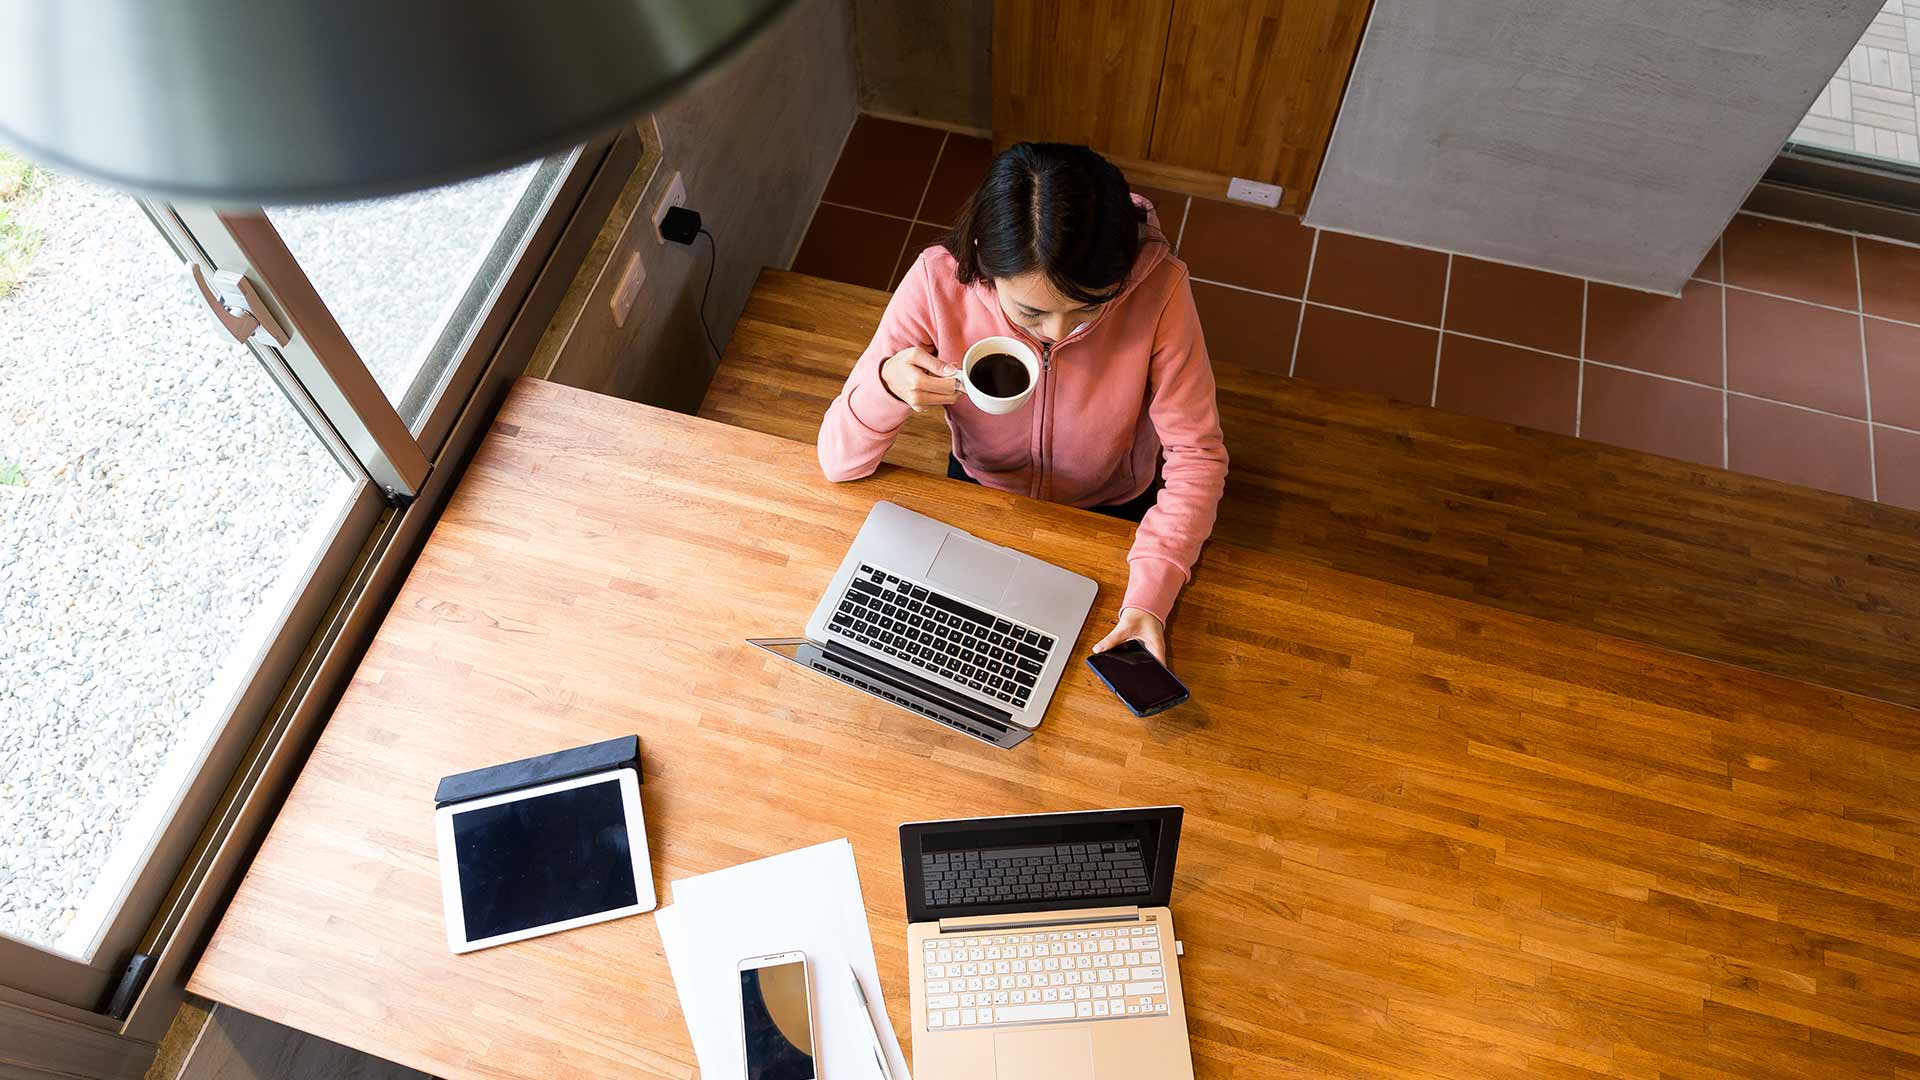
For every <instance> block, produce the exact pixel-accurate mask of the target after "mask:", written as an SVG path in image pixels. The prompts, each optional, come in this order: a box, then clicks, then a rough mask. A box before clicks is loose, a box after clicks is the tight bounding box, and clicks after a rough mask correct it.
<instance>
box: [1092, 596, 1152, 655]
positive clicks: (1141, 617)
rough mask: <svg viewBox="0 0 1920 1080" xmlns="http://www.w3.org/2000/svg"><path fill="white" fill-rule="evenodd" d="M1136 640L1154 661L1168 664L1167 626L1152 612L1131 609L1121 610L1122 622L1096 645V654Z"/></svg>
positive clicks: (1135, 608)
mask: <svg viewBox="0 0 1920 1080" xmlns="http://www.w3.org/2000/svg"><path fill="white" fill-rule="evenodd" d="M1135 638H1139V639H1140V644H1142V645H1145V646H1146V647H1147V651H1148V652H1150V653H1152V654H1153V657H1154V659H1156V660H1158V661H1160V662H1161V663H1162V664H1165V663H1166V662H1167V626H1166V624H1165V623H1163V622H1161V621H1160V619H1159V618H1158V617H1157V616H1155V615H1154V614H1153V612H1151V611H1147V610H1145V609H1143V608H1137V607H1130V608H1121V609H1120V620H1119V621H1118V622H1116V623H1115V624H1114V627H1113V629H1112V630H1111V631H1109V632H1108V634H1107V636H1106V637H1103V638H1101V639H1100V640H1099V641H1097V642H1095V643H1094V646H1093V651H1094V652H1097V653H1098V652H1106V651H1107V650H1108V649H1111V648H1113V647H1114V646H1115V645H1123V644H1125V643H1127V642H1129V641H1132V640H1133V639H1135Z"/></svg>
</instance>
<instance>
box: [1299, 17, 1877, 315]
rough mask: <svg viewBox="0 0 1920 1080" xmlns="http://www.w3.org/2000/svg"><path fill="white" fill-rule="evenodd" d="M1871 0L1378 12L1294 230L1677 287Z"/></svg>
mask: <svg viewBox="0 0 1920 1080" xmlns="http://www.w3.org/2000/svg"><path fill="white" fill-rule="evenodd" d="M1880 6H1881V4H1880V0H1525V2H1522V0H1378V2H1377V3H1376V5H1375V7H1374V12H1373V18H1372V22H1371V23H1370V25H1369V26H1368V29H1367V34H1366V37H1365V39H1364V40H1363V42H1362V44H1361V49H1360V56H1359V58H1358V60H1357V62H1356V64H1355V67H1354V74H1353V79H1352V83H1351V85H1350V86H1349V88H1348V91H1347V97H1346V101H1345V103H1344V105H1343V106H1342V108H1341V112H1340V119H1339V123H1338V124H1337V126H1336V127H1335V129H1334V137H1333V145H1332V148H1331V149H1330V151H1329V153H1328V155H1327V161H1326V166H1325V168H1324V169H1323V171H1322V173H1321V176H1320V181H1319V185H1318V187H1317V188H1316V189H1315V191H1314V195H1313V202H1312V205H1311V206H1310V207H1309V209H1308V212H1307V221H1308V223H1309V224H1313V225H1317V226H1321V227H1324V228H1329V229H1335V230H1338V231H1342V232H1356V233H1363V234H1366V235H1369V236H1378V237H1384V238H1387V239H1391V240H1398V241H1401V242H1404V243H1410V244H1418V245H1421V246H1425V247H1433V248H1442V249H1446V250H1450V251H1461V252H1466V253H1469V254H1474V255H1482V256H1485V257H1487V258H1491V259H1498V260H1501V261H1504V262H1512V263H1519V264H1521V265H1525V266H1535V267H1540V268H1542V269H1546V270H1555V271H1558V272H1561V273H1566V274H1576V275H1579V276H1583V277H1592V278H1597V279H1600V280H1602V281H1611V282H1616V283H1619V284H1622V285H1628V286H1632V287H1635V288H1641V289H1652V290H1657V291H1660V292H1667V293H1674V292H1678V291H1679V289H1680V286H1681V285H1682V283H1684V282H1685V281H1686V279H1687V276H1688V275H1689V274H1691V273H1692V272H1693V270H1694V268H1695V267H1696V266H1697V265H1698V264H1699V262H1700V259H1701V257H1702V256H1703V255H1705V254H1706V251H1707V249H1708V248H1709V247H1710V246H1711V245H1712V243H1713V240H1714V237H1716V236H1718V235H1719V233H1720V230H1721V229H1722V228H1723V227H1724V226H1725V225H1726V222H1727V220H1728V219H1729V218H1730V217H1732V215H1733V212H1734V211H1735V210H1736V209H1737V208H1738V207H1739V205H1740V202H1741V200H1742V199H1743V198H1744V197H1745V196H1746V194H1747V192H1748V190H1749V189H1751V188H1752V187H1753V185H1754V184H1755V183H1756V182H1758V181H1759V179H1760V175H1761V173H1762V172H1764V171H1765V170H1766V167H1767V165H1768V163H1770V162H1771V161H1772V160H1773V158H1774V155H1775V154H1777V153H1778V152H1779V149H1780V146H1781V144H1782V143H1784V142H1785V141H1786V139H1787V136H1788V135H1789V134H1790V133H1791V132H1792V131H1793V128H1794V126H1795V125H1796V124H1798V123H1799V121H1800V119H1801V117H1802V116H1804V115H1805V114H1806V111H1807V108H1808V107H1809V106H1810V105H1811V104H1812V103H1813V100H1814V98H1815V97H1816V96H1818V94H1819V92H1820V90H1821V88H1822V87H1823V86H1825V85H1826V83H1827V80H1828V79H1830V78H1831V77H1832V76H1833V72H1834V70H1835V69H1836V68H1837V67H1839V65H1840V64H1841V63H1842V62H1844V61H1845V59H1846V56H1847V53H1848V51H1849V50H1850V49H1851V48H1852V47H1853V45H1854V43H1855V42H1857V41H1858V40H1859V38H1860V35H1861V34H1862V33H1863V32H1865V30H1866V28H1867V26H1868V24H1869V23H1870V22H1871V21H1872V19H1873V16H1874V14H1875V13H1876V12H1877V11H1879V9H1880Z"/></svg>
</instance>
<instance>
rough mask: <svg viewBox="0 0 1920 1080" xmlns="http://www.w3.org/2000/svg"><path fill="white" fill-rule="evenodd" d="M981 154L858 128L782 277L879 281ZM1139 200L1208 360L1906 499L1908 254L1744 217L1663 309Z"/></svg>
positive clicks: (1919, 329)
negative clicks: (1196, 315)
mask: <svg viewBox="0 0 1920 1080" xmlns="http://www.w3.org/2000/svg"><path fill="white" fill-rule="evenodd" d="M990 154H991V150H990V147H989V145H988V143H987V141H986V140H985V139H979V138H972V137H968V136H962V135H949V134H945V133H943V132H938V131H934V130H932V129H928V128H919V127H915V126H913V125H908V124H901V123H897V122H895V121H888V120H878V119H875V118H871V117H862V118H861V119H860V121H859V122H858V123H857V124H856V125H855V126H854V130H853V132H852V133H851V134H850V135H849V138H848V141H847V148H846V151H845V152H844V153H843V154H842V156H841V159H840V165H839V170H838V171H836V173H835V177H834V181H833V183H831V184H829V187H828V194H827V198H826V200H825V202H823V204H822V206H821V208H820V210H819V212H818V214H817V215H816V217H815V220H814V226H813V228H812V229H811V230H810V231H809V233H808V236H807V240H806V242H805V243H804V244H803V245H802V246H801V249H800V254H799V256H798V257H797V258H796V259H795V260H794V264H793V269H795V270H799V271H802V272H806V273H816V274H821V275H822V276H826V277H833V278H837V279H840V280H844V281H857V282H859V283H860V284H867V285H875V286H879V285H881V284H882V283H885V285H886V286H888V287H890V286H891V285H892V284H893V283H894V282H897V281H898V280H899V276H900V274H901V273H902V272H903V271H904V269H905V267H907V266H909V265H911V263H912V261H913V258H914V256H915V255H916V254H917V253H918V252H919V251H920V250H921V249H922V248H923V247H924V246H925V245H926V244H928V243H930V242H932V241H933V240H934V239H936V238H937V237H938V236H939V234H940V233H941V232H942V231H943V230H944V227H945V226H947V225H950V224H951V223H952V217H953V215H954V213H955V212H956V211H957V210H958V208H959V206H960V205H961V203H962V202H963V201H964V200H965V198H966V196H967V194H968V193H969V192H970V191H971V190H972V188H973V186H974V185H975V184H976V183H978V181H979V179H980V177H981V176H982V175H983V174H984V173H985V170H986V167H987V162H988V159H989V157H990ZM842 173H844V174H845V175H844V176H842V175H841V174H842ZM1139 190H1140V192H1141V194H1144V195H1146V196H1147V197H1148V198H1150V199H1152V200H1153V201H1154V204H1155V206H1156V208H1157V209H1158V210H1159V213H1160V219H1161V222H1162V224H1163V226H1164V227H1165V229H1166V231H1167V234H1168V237H1169V239H1171V240H1172V241H1173V242H1174V244H1175V247H1176V250H1177V251H1178V253H1179V255H1180V257H1181V258H1182V259H1184V260H1185V261H1186V263H1187V266H1188V268H1189V270H1190V271H1191V272H1192V274H1193V280H1194V286H1193V291H1194V302H1195V304H1196V305H1197V306H1198V308H1199V311H1200V318H1201V322H1202V324H1203V325H1204V327H1205V329H1206V334H1207V343H1208V348H1209V350H1210V351H1211V353H1212V354H1213V356H1214V357H1215V358H1216V359H1219V360H1221V361H1225V362H1231V363H1237V364H1244V365H1248V366H1253V367H1260V368H1264V369H1266V370H1269V371H1283V372H1286V373H1288V374H1290V375H1293V376H1296V377H1298V378H1305V379H1313V380H1316V381H1321V382H1327V383H1332V384H1335V385H1339V386H1345V387H1350V388H1355V389H1362V390H1370V391H1374V392H1378V393H1383V394H1388V395H1391V396H1393V397H1397V398H1401V399H1403V400H1409V401H1414V402H1419V403H1423V404H1428V405H1433V406H1436V407H1438V408H1443V409H1450V410H1453V411H1456V412H1464V413H1471V414H1474V415H1479V416H1485V417H1489V418H1493V419H1498V420H1503V421H1506V422H1509V423H1514V424H1521V425H1525V426H1529V427H1536V428H1542V429H1545V430H1549V431H1558V432H1563V433H1566V434H1570V435H1579V436H1581V437H1583V438H1591V439H1599V440H1604V441H1606V442H1609V443H1614V444H1617V445H1621V446H1627V447H1632V448H1634V449H1639V450H1645V451H1648V452H1650V453H1657V454H1664V455H1667V456H1670V457H1676V458H1682V459H1685V460H1688V461H1694V462H1698V463H1701V464H1706V465H1715V466H1721V467H1726V468H1731V469H1734V470H1736V471H1740V472H1747V473H1753V474H1756V475H1761V476H1766V477H1770V478H1772V479H1776V480H1783V481H1787V482H1789V483H1797V484H1804V485H1807V486H1811V487H1817V488H1822V489H1825V490H1829V491H1838V492H1843V493H1845V494H1849V495H1857V496H1859V497H1861V498H1879V499H1884V500H1886V501H1888V502H1891V503H1896V504H1899V505H1902V506H1908V507H1912V508H1916V509H1920V248H1915V247H1910V246H1906V245H1901V244H1895V243H1890V242H1886V241H1882V240H1878V239H1874V238H1871V237H1863V236H1855V235H1853V234H1851V233H1845V232H1835V231H1832V230H1827V229H1820V228H1814V227H1811V226H1806V225H1799V224H1794V223H1791V222H1784V221H1777V220H1773V219H1770V218H1762V217H1758V216H1755V215H1751V214H1744V213H1743V214H1740V215H1739V216H1737V217H1736V218H1735V219H1734V221H1733V222H1732V224H1730V225H1729V226H1728V227H1727V230H1726V233H1725V235H1724V237H1723V241H1722V243H1720V244H1717V245H1715V247H1714V250H1713V251H1712V252H1710V253H1709V254H1708V256H1707V258H1706V259H1705V260H1704V261H1703V262H1702V263H1701V264H1700V268H1699V269H1698V270H1697V271H1696V272H1695V274H1694V280H1693V281H1692V282H1690V283H1689V284H1688V285H1687V287H1686V289H1685V291H1684V292H1683V294H1682V295H1681V296H1680V297H1678V298H1673V297H1665V296H1657V295H1653V294H1650V293H1642V292H1636V291H1634V290H1631V289H1622V288H1617V287H1614V286H1611V285H1606V284H1601V283H1599V282H1589V281H1585V280H1582V279H1579V278H1571V277H1565V276H1562V275H1559V274H1550V273H1546V272H1543V271H1539V270H1531V269H1526V268H1522V267H1513V266H1506V265H1503V264H1499V263H1491V262H1487V261H1484V260H1481V259H1476V258H1472V257H1470V256H1466V255H1456V254H1449V253H1446V252H1435V251H1426V250H1421V249H1416V248H1410V247H1404V246H1401V245H1398V244H1392V243H1387V242H1384V241H1380V240H1375V239H1370V238H1366V237H1357V236H1349V235H1345V234H1339V233H1330V232H1319V231H1317V230H1314V229H1311V228H1308V227H1307V226H1305V225H1303V224H1301V222H1300V220H1299V219H1298V218H1296V217H1293V216H1290V215H1285V214H1278V213H1274V212H1272V211H1268V210H1262V209H1258V208H1253V207H1245V206H1239V205H1236V204H1233V203H1226V202H1218V201H1214V200H1210V199H1200V198H1193V199H1189V198H1188V197H1187V196H1185V195H1180V194H1175V193H1170V192H1164V191H1156V190H1153V189H1148V188H1142V189H1139ZM836 196H837V197H836ZM839 199H846V200H848V202H846V203H845V204H842V205H836V203H837V202H838V200H839ZM909 204H911V209H908V207H909ZM1723 283H1724V284H1723Z"/></svg>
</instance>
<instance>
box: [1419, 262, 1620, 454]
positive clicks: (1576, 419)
mask: <svg viewBox="0 0 1920 1080" xmlns="http://www.w3.org/2000/svg"><path fill="white" fill-rule="evenodd" d="M1592 294H1593V281H1592V279H1591V278H1581V279H1580V374H1579V377H1578V379H1577V380H1576V381H1575V382H1574V384H1573V437H1574V438H1576V439H1577V438H1579V437H1580V421H1581V419H1582V417H1583V416H1584V415H1585V414H1586V411H1587V301H1588V298H1589V297H1590V296H1591V295H1592ZM1445 317H1446V316H1444V315H1442V316H1441V318H1443V319H1444V318H1445Z"/></svg>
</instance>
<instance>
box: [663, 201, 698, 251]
mask: <svg viewBox="0 0 1920 1080" xmlns="http://www.w3.org/2000/svg"><path fill="white" fill-rule="evenodd" d="M699 235H700V212H699V211H698V210H689V209H687V208H686V207H684V206H675V207H672V208H670V209H669V210H668V211H667V213H666V215H665V216H664V217H662V218H661V219H660V237H661V239H663V240H671V241H673V242H674V243H676V244H689V245H691V244H692V243H693V240H694V237H697V236H699Z"/></svg>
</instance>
